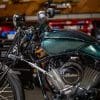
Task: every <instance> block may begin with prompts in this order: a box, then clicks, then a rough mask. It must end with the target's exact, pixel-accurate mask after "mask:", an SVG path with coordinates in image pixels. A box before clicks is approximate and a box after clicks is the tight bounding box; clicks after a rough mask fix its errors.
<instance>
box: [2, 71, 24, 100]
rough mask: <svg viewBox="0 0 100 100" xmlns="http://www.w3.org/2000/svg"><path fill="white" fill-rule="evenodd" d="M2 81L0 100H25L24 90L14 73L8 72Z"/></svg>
mask: <svg viewBox="0 0 100 100" xmlns="http://www.w3.org/2000/svg"><path fill="white" fill-rule="evenodd" d="M3 72H4V71H3ZM2 81H3V82H2V84H0V100H25V97H24V90H23V88H22V86H21V82H20V80H19V78H18V76H17V75H16V74H15V73H11V71H8V72H7V73H6V75H5V77H4V78H3V80H2Z"/></svg>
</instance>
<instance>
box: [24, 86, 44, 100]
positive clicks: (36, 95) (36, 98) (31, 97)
mask: <svg viewBox="0 0 100 100" xmlns="http://www.w3.org/2000/svg"><path fill="white" fill-rule="evenodd" d="M25 96H26V100H44V99H43V96H42V93H41V90H40V89H39V88H35V89H34V90H25Z"/></svg>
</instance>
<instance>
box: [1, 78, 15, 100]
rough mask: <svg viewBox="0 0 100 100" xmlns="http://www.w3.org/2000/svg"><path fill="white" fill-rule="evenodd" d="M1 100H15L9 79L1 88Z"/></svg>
mask: <svg viewBox="0 0 100 100" xmlns="http://www.w3.org/2000/svg"><path fill="white" fill-rule="evenodd" d="M0 100H14V95H13V90H12V87H11V86H10V84H9V82H8V79H7V78H5V80H4V82H3V84H2V85H1V86H0Z"/></svg>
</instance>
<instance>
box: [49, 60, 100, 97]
mask: <svg viewBox="0 0 100 100" xmlns="http://www.w3.org/2000/svg"><path fill="white" fill-rule="evenodd" d="M49 74H51V75H52V76H53V78H52V79H51V78H49V77H48V78H47V80H48V82H49V84H50V85H51V86H53V87H55V88H56V89H57V90H58V91H60V92H61V93H64V94H65V95H67V94H70V93H72V92H73V91H75V89H78V88H82V89H86V90H89V89H90V88H92V87H93V86H95V85H96V83H97V82H98V78H100V72H98V71H96V70H95V69H92V68H89V67H86V68H85V70H83V69H82V67H81V66H80V64H78V63H75V62H67V63H65V64H63V66H62V67H60V68H54V69H51V70H50V71H49Z"/></svg>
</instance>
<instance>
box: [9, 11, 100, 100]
mask: <svg viewBox="0 0 100 100" xmlns="http://www.w3.org/2000/svg"><path fill="white" fill-rule="evenodd" d="M38 17H39V20H40V21H39V22H40V23H39V25H37V26H38V27H35V28H34V27H29V28H22V27H21V26H22V25H21V26H19V27H18V28H17V33H16V38H15V40H16V42H14V45H13V46H12V49H11V50H10V51H9V53H8V58H10V59H12V60H14V61H15V62H16V61H18V60H20V61H23V62H24V63H27V64H28V65H30V66H31V67H32V68H33V69H36V70H35V72H36V75H37V77H38V80H39V83H40V87H41V89H42V93H43V96H44V99H45V100H99V99H100V97H99V96H100V86H99V84H100V68H99V66H100V44H99V42H98V41H97V40H95V39H94V38H92V37H91V36H87V35H86V34H84V33H82V32H79V31H75V30H51V29H48V27H47V26H46V24H45V25H44V22H45V18H46V15H45V12H42V11H40V12H39V13H38ZM18 18H19V17H18ZM14 22H15V23H17V24H19V23H18V21H17V17H16V16H14ZM44 26H45V27H44ZM18 35H19V38H18ZM18 40H19V41H18Z"/></svg>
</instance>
